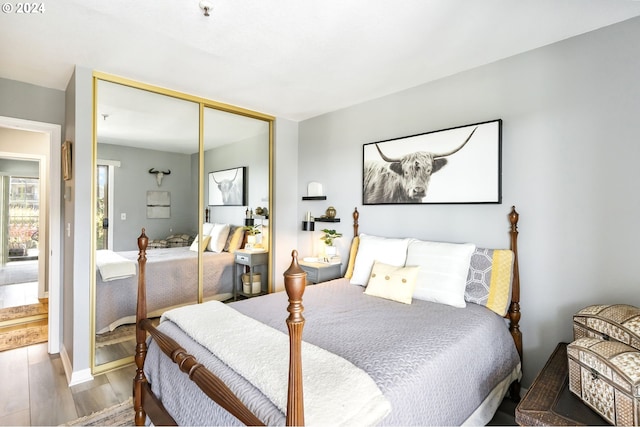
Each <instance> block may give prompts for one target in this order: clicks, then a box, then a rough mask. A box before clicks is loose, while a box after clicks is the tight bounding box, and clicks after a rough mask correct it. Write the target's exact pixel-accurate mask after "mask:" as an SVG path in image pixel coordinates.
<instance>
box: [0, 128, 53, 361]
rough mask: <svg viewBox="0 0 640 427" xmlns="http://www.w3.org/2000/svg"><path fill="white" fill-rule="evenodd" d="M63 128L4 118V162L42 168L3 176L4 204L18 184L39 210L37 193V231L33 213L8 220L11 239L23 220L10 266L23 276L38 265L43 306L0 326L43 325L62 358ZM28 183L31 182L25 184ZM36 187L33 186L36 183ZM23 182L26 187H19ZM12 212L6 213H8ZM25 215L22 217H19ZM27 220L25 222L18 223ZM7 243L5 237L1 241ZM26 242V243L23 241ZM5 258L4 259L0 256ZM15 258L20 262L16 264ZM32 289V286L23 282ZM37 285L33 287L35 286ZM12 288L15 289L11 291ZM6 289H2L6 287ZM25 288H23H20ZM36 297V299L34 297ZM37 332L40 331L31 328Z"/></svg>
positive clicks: (0, 319) (0, 135)
mask: <svg viewBox="0 0 640 427" xmlns="http://www.w3.org/2000/svg"><path fill="white" fill-rule="evenodd" d="M60 147H61V126H60V125H56V124H50V123H42V122H34V121H29V120H22V119H17V118H11V117H2V116H0V159H9V160H22V161H30V162H33V163H35V164H37V171H38V172H37V173H28V174H26V173H20V172H15V171H9V173H4V174H2V176H9V178H8V181H7V179H6V178H3V179H4V180H5V181H7V187H8V188H7V189H6V190H4V194H6V195H7V198H6V200H5V201H4V203H5V204H6V203H8V202H9V193H8V191H9V189H10V187H11V179H12V178H15V185H14V187H20V186H22V188H21V189H17V190H15V191H17V194H20V192H22V193H23V195H24V196H25V197H23V199H24V200H28V202H25V203H23V205H24V204H27V205H28V204H31V205H32V206H33V205H34V200H35V194H34V192H37V196H38V197H37V200H38V201H37V206H38V215H37V216H38V225H37V231H36V229H35V228H34V225H33V221H34V219H33V218H29V217H30V216H32V214H33V208H32V210H31V211H29V210H28V209H23V210H22V211H20V210H19V207H18V208H16V212H18V213H14V214H13V215H7V218H6V221H7V227H0V228H2V229H4V230H6V235H7V236H6V237H7V239H8V238H9V227H8V222H9V217H10V216H14V217H15V219H18V220H19V221H18V223H19V225H18V226H17V228H16V227H14V228H15V230H14V233H15V232H16V230H18V231H17V233H18V236H14V237H18V239H14V241H13V243H14V245H13V246H15V247H16V248H17V249H16V250H15V251H11V253H12V256H11V259H9V251H8V248H9V240H7V250H6V252H7V263H11V262H14V261H15V262H18V261H19V262H23V263H24V264H22V265H19V267H21V268H20V270H24V269H25V268H26V267H27V265H26V263H31V262H34V263H37V275H38V279H37V281H36V283H37V291H36V293H35V299H36V301H38V304H24V305H23V306H30V307H29V310H28V311H27V312H26V313H24V314H25V315H24V316H22V318H12V317H10V316H8V315H6V313H5V314H4V315H0V326H3V327H8V328H17V327H18V325H20V324H24V323H26V322H40V325H39V326H38V327H40V328H41V331H45V332H44V335H45V337H46V339H44V341H48V351H49V353H59V352H60V322H61V318H60V314H61V312H60V296H61V295H60V290H61V284H60V280H61V251H60V248H61V244H60V243H61V231H62V230H61V228H62V227H61V223H60V218H61V211H60V209H61V200H60V199H61V191H60V190H61V184H60V183H61V166H60V164H61V163H60ZM24 178H28V179H26V180H25V179H24ZM34 178H35V179H37V181H33V179H34ZM21 179H23V180H22V181H20V180H21ZM8 210H9V208H8V207H7V209H6V212H8ZM20 212H22V213H20ZM21 215H22V218H19V217H20V216H21ZM0 237H3V236H0ZM20 239H21V240H20ZM0 255H1V254H0ZM14 258H15V259H14ZM22 283H29V282H22ZM31 283H33V282H31ZM7 286H13V285H7ZM7 286H2V287H3V288H4V287H7ZM20 286H22V285H20ZM31 296H33V293H32V294H31ZM32 326H35V325H32Z"/></svg>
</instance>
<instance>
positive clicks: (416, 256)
mask: <svg viewBox="0 0 640 427" xmlns="http://www.w3.org/2000/svg"><path fill="white" fill-rule="evenodd" d="M475 249H476V245H474V244H473V243H443V242H426V241H422V240H417V239H412V240H411V242H410V243H409V247H408V248H407V265H419V266H420V271H419V272H418V280H417V281H416V287H415V289H414V291H413V297H414V298H416V299H421V300H425V301H432V302H438V303H442V304H448V305H452V306H454V307H466V306H467V304H466V303H465V301H464V290H465V288H466V285H467V274H468V272H469V263H470V261H471V255H472V254H473V251H474V250H475Z"/></svg>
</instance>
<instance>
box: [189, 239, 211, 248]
mask: <svg viewBox="0 0 640 427" xmlns="http://www.w3.org/2000/svg"><path fill="white" fill-rule="evenodd" d="M210 240H211V236H207V235H205V236H204V239H202V252H204V251H206V250H207V246H208V245H209V241H210ZM198 246H199V243H198V236H196V238H195V239H193V243H192V244H191V246H190V247H189V250H190V251H193V252H198Z"/></svg>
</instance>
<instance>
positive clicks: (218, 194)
mask: <svg viewBox="0 0 640 427" xmlns="http://www.w3.org/2000/svg"><path fill="white" fill-rule="evenodd" d="M246 205H247V167H246V166H241V167H237V168H231V169H224V170H219V171H215V172H209V206H246Z"/></svg>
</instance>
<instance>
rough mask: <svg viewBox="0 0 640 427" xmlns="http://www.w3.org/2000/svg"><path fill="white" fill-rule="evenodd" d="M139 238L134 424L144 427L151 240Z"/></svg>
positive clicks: (144, 237) (141, 236)
mask: <svg viewBox="0 0 640 427" xmlns="http://www.w3.org/2000/svg"><path fill="white" fill-rule="evenodd" d="M144 231H145V230H144V228H143V229H142V234H140V237H138V249H139V250H140V252H139V253H138V266H139V270H140V271H138V301H137V309H136V355H135V362H136V376H135V378H134V379H133V396H134V401H133V409H134V410H135V412H136V413H135V418H134V422H135V425H137V426H143V425H144V423H145V418H146V414H145V411H144V409H143V406H142V404H143V396H142V393H143V391H142V390H143V387H144V386H145V385H146V383H147V378H146V377H145V375H144V370H143V367H144V359H145V358H146V357H147V343H146V338H147V333H146V331H145V330H144V329H143V328H142V321H143V320H145V319H146V318H147V295H146V290H145V288H146V286H145V283H146V282H145V277H144V274H145V267H146V264H147V245H148V244H149V238H148V237H147V235H146V234H145V233H144Z"/></svg>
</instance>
